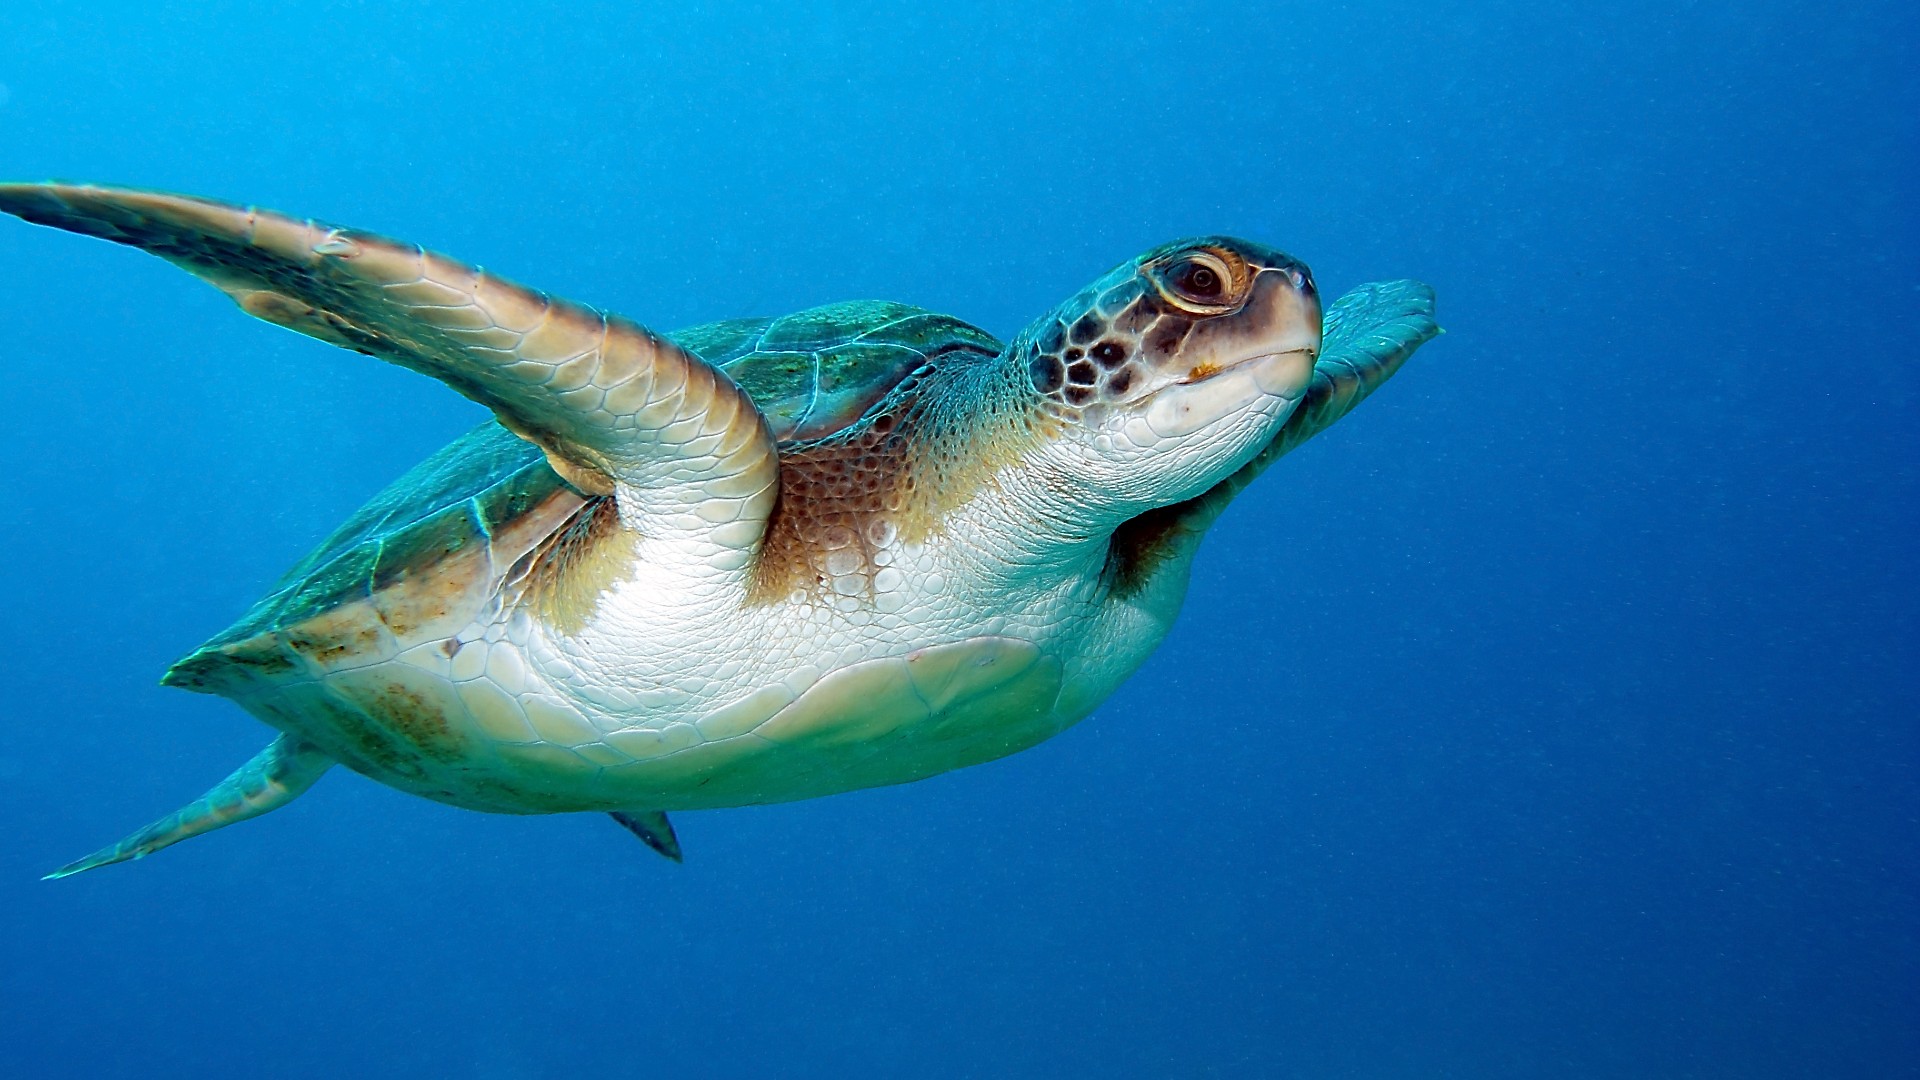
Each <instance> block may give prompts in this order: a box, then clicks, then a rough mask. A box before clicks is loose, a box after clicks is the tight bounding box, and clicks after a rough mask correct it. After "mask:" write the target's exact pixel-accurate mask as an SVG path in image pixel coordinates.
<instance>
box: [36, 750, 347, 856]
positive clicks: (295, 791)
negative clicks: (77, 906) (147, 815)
mask: <svg viewBox="0 0 1920 1080" xmlns="http://www.w3.org/2000/svg"><path fill="white" fill-rule="evenodd" d="M332 764H333V759H332V758H330V757H328V756H327V755H326V754H324V753H321V752H320V750H319V749H318V748H316V747H315V746H314V745H313V744H312V743H308V742H303V741H302V740H300V739H296V738H294V737H293V736H291V735H282V736H280V737H279V738H277V739H275V740H273V742H272V743H271V744H269V745H268V746H267V748H266V749H265V750H262V751H260V752H259V753H258V754H255V755H254V757H253V760H251V761H249V762H247V763H246V764H245V765H242V766H240V767H239V768H238V769H235V770H234V771H233V775H231V776H229V777H227V778H226V779H225V780H222V781H220V782H219V783H218V784H215V785H214V786H213V788H212V789H211V790H209V791H208V792H207V793H206V794H205V795H202V796H200V797H199V798H198V799H195V800H194V801H192V802H190V803H188V804H187V805H185V806H183V807H181V808H180V809H178V810H175V811H174V812H173V813H171V814H168V815H167V816H166V817H163V818H161V819H160V820H159V821H156V822H154V823H153V824H151V825H149V826H147V827H146V828H144V829H141V830H140V831H139V832H136V833H134V834H133V835H132V836H129V837H127V838H126V839H125V840H122V841H120V842H119V843H117V844H111V845H109V846H107V847H104V848H101V849H100V850H99V851H96V852H94V853H93V854H91V855H89V856H87V857H86V858H84V859H80V860H78V861H76V862H70V863H68V864H67V865H65V866H63V867H61V868H60V869H58V870H55V871H54V872H53V873H51V874H48V875H47V876H46V877H44V878H42V879H41V880H43V881H52V880H53V879H55V878H63V877H68V876H70V875H73V874H77V873H79V872H80V871H82V870H91V869H93V868H94V867H96V866H107V865H109V864H111V863H117V862H125V861H127V860H128V859H138V858H143V857H145V856H147V855H151V854H153V853H154V852H156V851H159V850H160V849H161V848H163V847H166V846H168V845H170V844H177V843H179V842H180V841H182V840H185V839H187V838H189V837H193V836H199V835H200V834H201V833H204V832H212V831H213V830H215V829H218V828H221V827H223V826H227V825H231V824H233V823H234V822H236V821H245V820H246V819H248V818H251V817H259V816H260V815H261V814H264V813H266V812H267V811H269V810H278V809H279V808H280V807H282V806H285V805H286V804H288V803H290V802H292V801H293V800H294V799H296V798H299V797H300V795H301V793H303V792H305V791H306V790H307V789H308V788H310V787H312V786H313V782H314V781H315V780H318V779H320V774H321V773H323V772H326V771H327V769H328V767H330V766H331V765H332Z"/></svg>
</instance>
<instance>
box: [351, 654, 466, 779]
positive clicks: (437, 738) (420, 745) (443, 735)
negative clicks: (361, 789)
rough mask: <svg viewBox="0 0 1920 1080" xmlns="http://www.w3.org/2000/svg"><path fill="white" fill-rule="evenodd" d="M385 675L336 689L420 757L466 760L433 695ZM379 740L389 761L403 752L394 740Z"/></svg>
mask: <svg viewBox="0 0 1920 1080" xmlns="http://www.w3.org/2000/svg"><path fill="white" fill-rule="evenodd" d="M382 675H383V676H385V677H384V678H380V679H378V680H377V681H375V680H370V681H366V682H355V683H351V684H347V685H342V686H339V687H338V688H337V689H338V691H339V693H340V695H341V696H342V697H344V698H346V699H347V700H349V701H350V702H352V703H353V705H355V706H357V707H358V709H359V711H360V712H362V713H364V714H365V715H366V717H367V719H368V720H370V721H372V722H373V723H374V724H377V725H378V726H379V727H380V728H382V729H384V731H385V732H386V733H387V734H389V735H392V736H394V737H395V738H397V739H398V740H399V741H401V742H404V743H405V744H406V745H407V746H410V747H412V748H413V749H414V750H415V751H418V754H419V755H420V756H424V757H429V758H432V759H434V760H436V761H457V760H459V759H460V758H461V757H463V756H464V754H465V750H464V747H462V746H461V744H460V740H459V739H458V738H457V737H456V736H455V735H454V734H453V731H452V729H451V727H450V726H449V725H448V723H447V716H446V712H445V710H444V708H443V707H442V705H440V704H437V703H436V702H435V700H434V696H433V695H429V694H426V693H422V692H421V691H420V690H419V689H416V688H414V687H410V686H408V685H406V682H405V680H404V679H403V678H395V677H393V676H392V673H384V672H383V673H382ZM364 741H365V739H364V734H363V743H364ZM376 741H377V742H378V744H379V747H380V750H381V752H382V753H384V754H386V755H387V756H388V757H389V758H391V757H392V756H393V755H394V754H395V753H404V751H402V750H401V748H400V747H398V746H396V745H395V743H394V740H392V739H385V740H376Z"/></svg>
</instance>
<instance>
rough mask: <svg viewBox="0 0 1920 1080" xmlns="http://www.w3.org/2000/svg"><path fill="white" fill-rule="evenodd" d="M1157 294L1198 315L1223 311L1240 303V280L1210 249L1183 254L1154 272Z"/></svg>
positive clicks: (1198, 249)
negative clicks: (1158, 291)
mask: <svg viewBox="0 0 1920 1080" xmlns="http://www.w3.org/2000/svg"><path fill="white" fill-rule="evenodd" d="M1153 277H1154V281H1155V284H1156V285H1158V286H1159V289H1160V295H1162V296H1164V297H1166V298H1167V299H1168V300H1171V301H1173V303H1174V304H1176V305H1178V306H1179V307H1182V308H1185V309H1186V310H1188V311H1191V312H1194V313H1195V314H1201V315H1217V314H1221V313H1223V312H1226V311H1228V310H1230V309H1232V307H1233V306H1234V304H1235V303H1237V302H1238V301H1239V300H1240V297H1239V295H1238V293H1239V291H1240V287H1239V281H1240V277H1239V276H1237V275H1235V274H1234V272H1233V270H1232V268H1230V267H1229V266H1228V265H1227V262H1226V260H1225V259H1223V258H1222V257H1221V256H1220V255H1219V254H1217V253H1216V252H1214V251H1213V250H1212V249H1209V248H1196V249H1194V250H1191V251H1186V252H1182V253H1181V254H1179V255H1177V256H1174V257H1173V258H1171V259H1169V260H1167V261H1166V262H1165V263H1163V264H1161V265H1160V266H1159V267H1158V268H1156V270H1155V271H1154V273H1153Z"/></svg>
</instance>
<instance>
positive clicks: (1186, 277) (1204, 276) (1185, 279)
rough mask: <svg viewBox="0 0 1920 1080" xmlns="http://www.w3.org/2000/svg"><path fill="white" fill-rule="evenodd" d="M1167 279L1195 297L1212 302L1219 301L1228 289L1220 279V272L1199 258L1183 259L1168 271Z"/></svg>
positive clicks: (1175, 286)
mask: <svg viewBox="0 0 1920 1080" xmlns="http://www.w3.org/2000/svg"><path fill="white" fill-rule="evenodd" d="M1167 280H1168V281H1170V282H1172V284H1173V287H1174V288H1176V289H1179V290H1180V291H1181V292H1183V293H1186V294H1187V295H1188V296H1191V297H1193V298H1194V299H1195V300H1202V301H1207V302H1211V303H1218V302H1219V300H1220V294H1221V293H1223V292H1225V291H1226V283H1225V282H1223V281H1221V280H1220V274H1219V273H1218V272H1217V271H1215V270H1214V268H1213V267H1211V266H1208V265H1207V264H1206V263H1203V262H1201V261H1200V260H1198V259H1182V260H1180V261H1179V262H1177V263H1174V264H1173V268H1172V269H1170V270H1168V271H1167Z"/></svg>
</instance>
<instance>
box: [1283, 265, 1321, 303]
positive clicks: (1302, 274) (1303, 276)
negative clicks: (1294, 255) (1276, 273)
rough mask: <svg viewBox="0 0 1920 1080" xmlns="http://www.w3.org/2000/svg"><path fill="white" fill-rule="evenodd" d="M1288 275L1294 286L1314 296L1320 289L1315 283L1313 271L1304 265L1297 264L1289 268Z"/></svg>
mask: <svg viewBox="0 0 1920 1080" xmlns="http://www.w3.org/2000/svg"><path fill="white" fill-rule="evenodd" d="M1287 277H1288V279H1290V280H1291V281H1292V282H1293V287H1294V288H1296V289H1299V290H1300V291H1301V292H1303V293H1305V294H1307V295H1308V296H1312V295H1313V294H1314V293H1315V292H1316V291H1318V290H1316V289H1315V288H1314V285H1313V271H1311V270H1309V269H1307V268H1306V267H1304V266H1296V267H1293V268H1292V269H1290V270H1288V271H1287Z"/></svg>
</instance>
